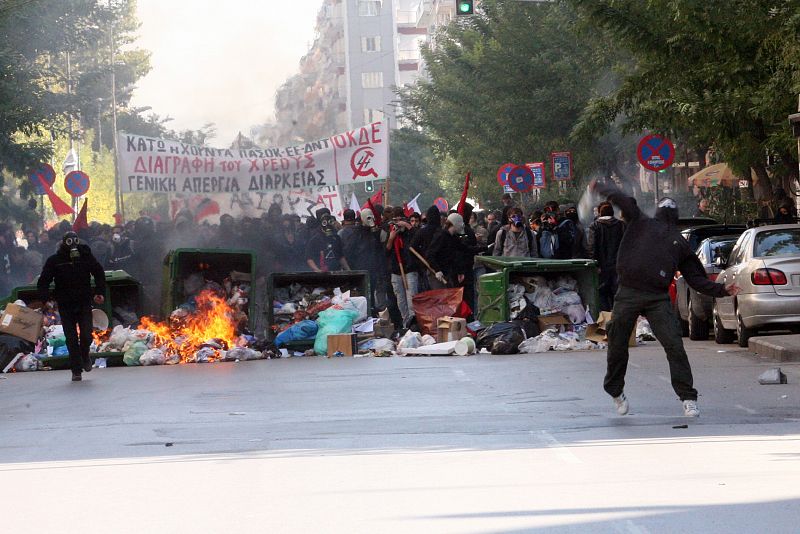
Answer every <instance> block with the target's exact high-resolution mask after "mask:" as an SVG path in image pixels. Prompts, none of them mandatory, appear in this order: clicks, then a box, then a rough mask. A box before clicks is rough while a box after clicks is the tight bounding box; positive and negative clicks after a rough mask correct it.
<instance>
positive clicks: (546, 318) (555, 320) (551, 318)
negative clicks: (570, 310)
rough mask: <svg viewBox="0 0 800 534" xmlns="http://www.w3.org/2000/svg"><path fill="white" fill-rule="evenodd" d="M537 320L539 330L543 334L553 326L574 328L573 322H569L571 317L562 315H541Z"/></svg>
mask: <svg viewBox="0 0 800 534" xmlns="http://www.w3.org/2000/svg"><path fill="white" fill-rule="evenodd" d="M537 320H538V322H539V330H540V331H542V332H544V331H545V330H547V329H548V328H550V327H551V326H564V327H567V326H572V321H570V320H569V317H567V316H566V315H563V314H560V313H558V314H555V315H540V316H539V317H538V318H537Z"/></svg>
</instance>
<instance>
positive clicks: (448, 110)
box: [400, 0, 622, 203]
mask: <svg viewBox="0 0 800 534" xmlns="http://www.w3.org/2000/svg"><path fill="white" fill-rule="evenodd" d="M481 8H482V14H479V15H475V16H473V17H469V18H468V19H467V20H461V18H459V19H458V20H455V21H453V22H451V23H450V24H448V25H447V26H444V27H443V28H442V29H441V30H440V31H439V32H438V33H437V34H436V35H435V37H434V39H433V44H432V45H429V46H427V47H426V48H424V49H423V58H424V60H425V64H426V68H427V71H428V75H429V79H428V80H420V81H419V82H418V83H417V84H416V85H415V86H413V87H411V88H409V89H404V90H401V91H400V96H401V101H402V109H403V115H404V117H405V118H406V119H408V120H410V121H411V122H412V124H414V125H415V126H417V127H418V128H420V129H421V130H422V132H424V134H425V135H427V136H428V137H429V139H430V142H431V143H432V146H433V149H434V151H435V153H436V155H437V156H439V157H443V156H445V155H447V156H450V157H452V159H453V160H454V162H455V163H456V165H457V166H458V167H459V174H460V175H461V176H463V174H464V173H465V172H466V171H467V170H471V171H472V173H473V177H474V178H475V186H476V193H477V195H478V196H479V197H480V198H481V199H482V200H483V201H484V202H487V201H489V203H491V201H492V200H496V199H498V198H499V196H500V189H499V188H498V185H497V183H496V171H497V168H498V167H499V166H500V165H501V164H502V163H506V162H513V163H527V162H534V161H544V162H547V161H548V159H549V154H550V152H551V151H557V150H571V151H572V152H573V157H574V163H575V167H576V169H577V170H578V172H579V173H580V174H581V175H584V176H588V175H589V174H591V173H592V172H595V171H596V170H600V171H601V172H603V173H604V174H607V175H610V174H611V172H612V171H613V170H614V169H615V167H616V166H617V165H618V162H617V161H616V157H617V155H616V153H618V152H619V151H615V150H614V144H615V143H616V142H619V141H622V139H617V140H616V141H612V138H611V137H606V138H604V139H603V138H602V136H601V135H598V136H594V137H593V138H591V139H578V140H572V139H570V137H569V135H570V132H571V130H572V128H573V125H574V124H575V122H576V121H577V120H578V117H579V116H580V114H581V113H582V111H583V109H584V107H585V105H586V104H587V103H588V101H589V99H590V97H592V96H595V95H597V94H598V92H599V91H602V90H603V89H604V88H605V87H606V86H608V85H612V86H613V85H614V76H613V73H610V72H609V71H608V70H607V68H606V67H607V66H608V65H610V64H612V62H613V61H614V60H615V59H616V57H615V52H614V49H613V48H611V47H609V46H607V43H606V41H605V40H604V39H603V38H602V36H601V37H600V38H598V37H594V38H591V39H589V38H587V37H586V36H585V35H583V34H582V33H581V32H582V31H583V29H582V28H580V27H579V26H578V25H577V24H576V16H575V13H574V12H573V11H572V10H571V9H570V8H569V6H567V5H566V4H564V3H563V2H557V3H550V4H532V3H523V2H515V1H503V0H486V1H485V2H482V3H481ZM609 149H611V150H609ZM609 160H610V161H609ZM547 167H548V169H549V163H548V164H547Z"/></svg>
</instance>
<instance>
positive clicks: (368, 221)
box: [361, 208, 375, 228]
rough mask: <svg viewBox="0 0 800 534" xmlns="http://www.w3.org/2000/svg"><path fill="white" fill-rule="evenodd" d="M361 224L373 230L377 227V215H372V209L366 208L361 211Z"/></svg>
mask: <svg viewBox="0 0 800 534" xmlns="http://www.w3.org/2000/svg"><path fill="white" fill-rule="evenodd" d="M361 224H363V225H364V226H366V227H367V228H373V227H374V226H375V215H374V214H373V213H372V210H371V209H369V208H366V209H363V210H361Z"/></svg>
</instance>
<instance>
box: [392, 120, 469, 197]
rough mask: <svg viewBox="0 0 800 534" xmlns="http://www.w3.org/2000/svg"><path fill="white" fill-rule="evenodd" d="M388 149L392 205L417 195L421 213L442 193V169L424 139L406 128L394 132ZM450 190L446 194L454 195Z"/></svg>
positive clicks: (414, 131) (418, 133)
mask: <svg viewBox="0 0 800 534" xmlns="http://www.w3.org/2000/svg"><path fill="white" fill-rule="evenodd" d="M389 150H390V158H389V161H390V165H391V169H390V171H389V176H390V180H391V183H390V184H389V187H390V193H391V197H390V201H391V203H392V204H394V205H402V203H403V202H407V201H409V200H411V199H412V198H414V197H415V196H416V195H417V194H419V195H420V197H419V200H418V202H419V206H420V208H421V209H423V210H424V209H425V208H426V207H427V206H430V205H431V204H433V201H434V199H435V198H436V197H439V196H442V195H444V194H445V190H444V189H443V187H442V178H443V177H442V175H441V172H442V170H443V169H442V166H441V165H439V164H437V161H436V160H435V158H434V155H433V152H432V151H431V149H430V147H429V146H428V144H427V139H426V138H425V137H424V136H423V135H422V134H421V133H420V132H418V131H416V130H412V129H408V128H403V129H399V130H395V131H393V132H392V135H391V137H390V143H389ZM449 189H450V190H449V191H448V192H450V193H451V194H453V195H454V194H456V191H455V188H452V187H451V188H449ZM459 192H460V191H459Z"/></svg>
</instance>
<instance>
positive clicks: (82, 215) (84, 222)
mask: <svg viewBox="0 0 800 534" xmlns="http://www.w3.org/2000/svg"><path fill="white" fill-rule="evenodd" d="M88 204H89V199H88V198H87V199H85V200H84V201H83V207H82V208H81V211H79V212H78V216H77V217H76V218H75V222H74V223H72V231H73V232H77V231H78V230H81V229H83V228H89V218H88V215H87V205H88Z"/></svg>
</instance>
